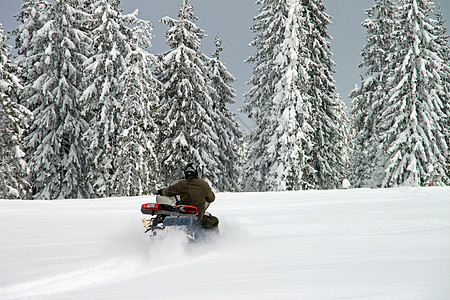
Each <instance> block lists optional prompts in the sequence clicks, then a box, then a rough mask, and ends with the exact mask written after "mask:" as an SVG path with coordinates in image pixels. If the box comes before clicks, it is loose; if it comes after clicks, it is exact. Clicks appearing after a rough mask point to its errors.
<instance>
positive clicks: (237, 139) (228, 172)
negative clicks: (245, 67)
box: [209, 36, 243, 191]
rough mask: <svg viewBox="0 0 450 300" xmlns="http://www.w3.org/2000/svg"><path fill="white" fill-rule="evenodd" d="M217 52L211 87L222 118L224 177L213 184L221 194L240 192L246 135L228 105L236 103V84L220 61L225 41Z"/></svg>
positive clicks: (220, 138)
mask: <svg viewBox="0 0 450 300" xmlns="http://www.w3.org/2000/svg"><path fill="white" fill-rule="evenodd" d="M215 46H216V51H215V52H214V53H213V55H212V58H211V59H210V62H209V64H210V73H211V78H210V79H211V86H212V88H213V91H214V93H212V95H213V96H215V99H214V98H213V102H214V104H213V109H215V110H216V114H217V117H218V118H219V119H218V120H216V122H215V123H214V125H215V129H214V130H215V131H216V132H217V137H218V143H217V146H218V150H219V166H218V169H219V170H223V172H222V175H221V176H218V177H217V181H216V182H213V184H214V186H215V188H216V189H217V190H219V191H233V190H236V189H237V186H238V184H237V182H238V177H239V167H238V165H239V157H238V154H237V152H238V149H239V146H240V145H241V143H242V142H243V141H242V133H241V131H240V129H239V124H238V123H237V122H236V120H235V114H233V113H232V112H230V110H229V109H228V108H227V104H231V103H234V102H235V100H234V97H235V90H234V88H233V87H232V83H233V82H234V81H235V80H236V79H235V78H234V77H233V75H232V74H231V73H230V72H228V70H227V68H226V67H225V65H224V64H223V63H222V62H221V61H220V52H221V51H223V47H222V39H221V38H220V37H218V36H217V37H216V39H215Z"/></svg>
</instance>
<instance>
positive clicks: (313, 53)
mask: <svg viewBox="0 0 450 300" xmlns="http://www.w3.org/2000/svg"><path fill="white" fill-rule="evenodd" d="M257 3H258V4H260V5H261V6H262V7H261V8H260V10H259V11H260V14H259V15H258V16H257V17H256V18H255V21H256V24H255V25H254V26H253V27H252V29H253V30H254V31H255V32H256V33H257V35H256V37H255V39H254V41H253V42H252V45H253V46H255V47H256V54H255V55H254V56H252V57H250V58H249V59H248V60H247V62H253V63H255V64H256V65H255V67H254V71H253V76H252V78H251V80H250V84H252V85H253V87H252V88H251V90H250V91H249V92H248V93H247V94H246V97H245V105H244V107H243V111H244V112H247V113H248V114H249V117H252V118H254V119H255V122H256V126H255V128H253V130H252V131H251V133H250V143H249V153H250V154H249V160H248V162H247V164H246V166H245V167H244V170H245V171H244V172H245V173H244V177H247V178H251V180H248V181H247V183H246V186H245V189H246V190H285V189H308V188H323V189H325V188H337V187H339V186H340V185H341V182H342V179H344V176H345V165H346V162H345V155H344V153H346V151H343V149H342V148H340V146H342V144H340V142H341V141H342V140H344V138H345V128H343V127H342V126H341V125H342V124H341V123H340V122H341V121H342V120H343V119H342V114H341V110H342V109H341V108H342V105H340V104H341V103H340V102H339V101H342V100H341V99H340V98H339V97H337V96H336V95H333V94H334V93H335V91H336V88H335V86H334V83H333V78H332V75H333V72H334V71H333V66H334V63H333V61H332V60H331V59H330V56H331V51H330V43H329V41H328V40H329V39H330V36H329V34H328V32H327V26H328V24H330V21H329V16H328V15H326V14H325V12H324V11H325V7H324V5H323V3H322V1H319V0H315V1H306V0H304V1H294V0H272V1H269V0H266V1H264V0H261V1H258V2H257ZM339 145H340V146H339Z"/></svg>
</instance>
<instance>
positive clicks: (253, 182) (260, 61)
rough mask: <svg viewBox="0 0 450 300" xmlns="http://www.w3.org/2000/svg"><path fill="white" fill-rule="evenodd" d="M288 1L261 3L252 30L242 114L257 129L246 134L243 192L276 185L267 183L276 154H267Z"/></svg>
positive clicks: (271, 129)
mask: <svg viewBox="0 0 450 300" xmlns="http://www.w3.org/2000/svg"><path fill="white" fill-rule="evenodd" d="M285 2H286V1H280V0H258V1H256V4H258V5H260V8H259V10H258V11H259V14H258V16H256V17H255V18H254V21H255V24H254V25H253V26H252V27H251V29H252V30H253V32H254V33H255V38H254V39H253V41H252V42H251V43H250V45H252V46H254V47H255V48H256V49H255V50H256V52H255V54H254V55H253V56H251V57H249V58H248V59H247V60H246V62H247V63H253V64H254V67H253V75H252V77H251V78H250V80H249V82H248V84H250V85H251V86H252V87H251V89H250V90H249V91H248V92H247V93H246V94H245V95H244V105H243V107H242V111H243V112H244V113H247V114H248V116H249V118H252V119H253V120H254V121H255V126H254V127H253V128H252V129H251V130H250V131H249V132H248V133H247V137H246V139H247V140H248V153H247V155H248V157H247V162H246V163H245V165H244V168H243V176H242V177H243V178H244V179H245V181H243V182H242V189H243V190H245V191H267V190H270V189H272V188H273V184H271V183H268V182H267V180H266V177H267V174H268V172H269V167H270V166H269V165H270V162H271V161H274V160H275V157H274V155H275V154H274V153H272V154H269V153H267V145H268V144H269V142H270V139H271V134H272V132H273V128H272V127H271V126H272V124H271V120H270V116H271V114H272V99H273V96H274V93H275V87H274V82H276V81H277V79H278V78H279V76H280V74H278V73H277V72H276V71H275V68H274V63H273V60H274V57H275V55H276V52H275V47H276V46H277V45H280V44H282V42H283V40H284V32H283V29H284V27H283V26H284V22H285V19H286V16H287V13H288V11H289V10H288V7H287V5H286V3H285Z"/></svg>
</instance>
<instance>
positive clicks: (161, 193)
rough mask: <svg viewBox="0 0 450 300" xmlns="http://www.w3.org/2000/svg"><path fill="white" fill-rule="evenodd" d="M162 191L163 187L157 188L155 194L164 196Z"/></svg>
mask: <svg viewBox="0 0 450 300" xmlns="http://www.w3.org/2000/svg"><path fill="white" fill-rule="evenodd" d="M162 191H163V189H159V190H158V192H157V193H156V194H157V195H160V196H164V195H163V192H162Z"/></svg>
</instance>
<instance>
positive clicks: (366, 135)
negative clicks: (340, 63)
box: [350, 0, 398, 187]
mask: <svg viewBox="0 0 450 300" xmlns="http://www.w3.org/2000/svg"><path fill="white" fill-rule="evenodd" d="M396 12H397V5H396V3H395V2H394V1H392V0H376V1H375V4H374V5H373V6H372V7H371V8H370V9H368V10H367V11H366V15H367V17H368V18H367V19H366V20H365V21H364V22H363V23H362V26H363V27H365V28H366V45H365V46H364V47H363V49H362V51H361V57H362V61H361V64H360V68H363V72H362V73H361V79H362V84H361V86H360V87H357V88H355V90H353V91H352V92H351V94H350V97H351V98H353V102H352V108H351V111H350V119H351V128H352V129H351V131H352V139H353V141H352V145H353V147H354V149H353V152H352V159H351V166H350V169H351V170H352V171H351V174H350V175H351V177H350V181H351V182H352V185H353V186H355V187H376V185H377V184H379V178H380V177H381V176H383V173H384V169H380V168H379V167H378V168H377V166H376V164H375V160H376V156H377V152H378V150H377V149H378V146H379V143H380V141H379V133H378V125H377V124H378V122H379V111H380V109H381V107H382V105H383V100H384V99H385V98H386V93H387V92H388V90H387V89H386V85H387V82H386V79H387V78H386V76H385V69H386V67H387V56H388V54H389V53H390V51H392V50H393V47H392V44H393V41H392V34H393V32H394V28H396V27H397V26H398V21H397V15H396Z"/></svg>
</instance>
